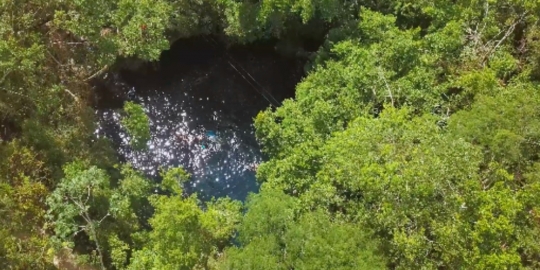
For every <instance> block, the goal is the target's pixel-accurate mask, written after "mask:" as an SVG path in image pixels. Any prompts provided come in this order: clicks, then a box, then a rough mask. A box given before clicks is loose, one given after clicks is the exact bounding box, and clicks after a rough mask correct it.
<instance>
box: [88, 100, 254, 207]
mask: <svg viewBox="0 0 540 270" xmlns="http://www.w3.org/2000/svg"><path fill="white" fill-rule="evenodd" d="M173 94H174V93H173ZM216 102H217V103H216ZM138 103H139V104H141V105H143V106H144V108H145V111H146V112H147V114H148V115H149V117H150V119H151V131H152V136H151V140H150V141H149V142H148V149H146V150H145V151H134V150H133V149H131V147H130V146H129V140H130V138H129V136H128V135H127V134H126V132H125V130H124V129H122V128H121V126H120V119H121V118H120V113H119V112H117V111H112V110H103V111H101V112H98V113H99V117H100V127H99V129H98V130H97V131H96V134H107V135H109V136H110V135H111V133H115V134H116V136H118V138H119V142H118V143H119V149H118V151H119V153H120V155H122V156H123V157H124V158H125V159H126V161H127V162H130V163H132V164H133V166H134V167H135V168H137V169H139V170H141V171H143V172H144V173H146V174H148V175H149V176H157V174H158V170H159V168H160V167H164V168H167V167H171V166H179V165H181V166H183V167H184V168H186V169H187V171H188V172H190V173H191V174H192V181H191V182H190V183H189V184H188V185H187V186H186V188H188V189H189V191H190V192H198V193H200V195H202V196H203V197H206V198H207V197H208V196H223V195H234V193H238V191H237V189H240V190H245V192H247V191H254V189H255V186H254V185H255V181H254V180H253V178H254V172H253V171H252V170H251V169H252V167H253V165H252V164H256V163H259V162H260V161H261V154H260V151H259V149H258V146H257V144H256V142H255V140H254V132H253V128H252V126H251V125H247V124H248V123H250V122H251V117H252V116H249V115H244V116H235V118H236V119H242V118H244V119H242V121H245V123H244V124H243V125H242V126H238V125H237V124H236V123H235V122H234V121H233V119H234V118H231V119H226V118H227V117H228V116H227V115H223V114H222V113H220V112H221V111H222V110H220V107H223V104H225V100H222V101H221V102H219V101H218V100H216V99H211V98H210V97H195V96H194V95H188V93H187V91H184V92H183V91H181V90H178V92H176V95H166V94H164V93H163V92H158V91H155V92H154V94H152V95H151V96H146V97H144V98H139V101H138ZM205 105H206V106H205ZM232 117H234V116H232ZM111 128H112V131H111V130H110V129H111ZM245 192H242V193H245Z"/></svg>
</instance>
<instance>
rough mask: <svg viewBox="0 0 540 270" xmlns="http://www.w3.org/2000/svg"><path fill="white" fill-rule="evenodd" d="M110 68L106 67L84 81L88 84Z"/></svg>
mask: <svg viewBox="0 0 540 270" xmlns="http://www.w3.org/2000/svg"><path fill="white" fill-rule="evenodd" d="M108 68H109V65H105V66H104V67H103V68H102V69H100V70H98V71H97V72H96V73H94V74H92V75H91V76H90V77H88V78H86V79H85V80H84V81H85V82H87V81H89V80H91V79H94V78H95V77H97V76H99V75H100V74H102V73H103V72H105V71H106V70H107V69H108Z"/></svg>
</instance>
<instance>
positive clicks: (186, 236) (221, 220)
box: [0, 0, 540, 270]
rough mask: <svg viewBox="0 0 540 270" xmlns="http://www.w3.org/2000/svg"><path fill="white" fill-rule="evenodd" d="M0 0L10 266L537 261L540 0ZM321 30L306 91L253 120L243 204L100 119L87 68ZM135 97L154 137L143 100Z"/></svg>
mask: <svg viewBox="0 0 540 270" xmlns="http://www.w3.org/2000/svg"><path fill="white" fill-rule="evenodd" d="M0 14H1V16H0V36H1V39H0V109H1V110H0V157H1V160H0V217H1V218H0V268H2V269H54V268H60V269H65V268H69V267H75V266H77V265H78V266H81V265H84V266H85V267H94V268H96V269H160V270H161V269H382V268H391V269H415V268H420V269H477V268H478V269H522V268H524V269H537V268H540V246H539V245H538V243H539V241H540V199H538V197H536V196H537V194H539V193H540V173H539V170H540V157H539V154H538V153H539V151H540V109H539V108H540V87H539V84H538V82H539V79H540V65H539V60H540V28H539V26H538V25H539V17H538V14H540V3H538V1H533V0H524V1H515V0H489V1H488V0H474V1H461V0H457V1H447V0H435V1H425V0H420V1H410V0H387V1H369V0H361V1H349V0H324V1H323V0H311V1H308V0H294V1H288V0H287V1H285V0H261V1H249V0H218V1H209V0H153V1H149V0H107V1H104V0H98V1H86V0H74V1H60V0H52V1H42V0H23V1H14V0H0ZM326 31H327V34H326V36H325V41H324V44H323V45H322V46H321V47H320V48H319V50H318V51H317V52H316V53H315V54H312V55H311V57H310V60H309V62H308V65H307V67H308V70H309V72H308V74H307V75H306V77H305V78H304V79H303V81H302V82H300V83H299V84H298V85H297V89H296V97H295V98H294V99H291V100H286V101H284V102H283V105H282V106H281V107H279V108H269V109H268V110H266V111H264V112H261V113H260V114H259V115H258V116H257V117H256V119H255V126H256V133H257V134H256V135H257V138H258V140H259V141H260V143H261V144H262V146H263V149H264V151H265V153H266V154H267V155H268V157H269V159H268V161H267V162H265V163H263V164H261V165H260V166H259V168H258V171H257V177H258V179H259V181H261V182H262V183H263V185H262V189H261V193H260V194H256V195H252V196H251V197H250V198H249V200H248V201H247V202H246V203H245V204H244V205H242V204H241V203H240V202H236V201H232V200H230V199H228V198H220V199H217V200H214V201H211V202H207V203H205V204H202V203H201V202H199V200H198V199H197V197H196V194H193V195H190V196H186V195H185V194H184V191H183V189H182V183H184V182H185V181H187V180H188V179H189V175H187V174H186V173H185V172H184V171H183V170H182V169H180V168H177V169H170V170H168V171H164V172H163V174H162V175H163V181H162V183H161V184H159V185H158V184H153V182H151V181H149V180H148V179H145V178H144V177H143V176H142V175H140V174H139V173H138V172H136V171H135V170H134V169H132V168H131V167H130V166H129V165H128V164H123V165H118V164H117V163H118V162H117V160H116V159H115V153H114V151H113V150H112V148H111V147H110V145H109V142H108V141H107V140H106V139H103V138H97V137H96V136H95V135H94V134H93V131H94V129H95V128H94V125H95V123H94V116H93V110H92V109H91V107H90V105H91V103H92V100H93V93H92V90H91V87H90V86H89V82H90V81H92V80H93V79H100V78H101V75H102V74H103V73H104V72H106V71H108V70H111V69H113V68H114V65H115V63H118V61H119V60H123V59H128V58H131V59H134V58H135V59H140V60H144V61H153V60H156V59H158V57H159V55H160V53H161V52H162V51H163V50H165V49H167V48H168V47H169V44H170V42H171V41H174V40H176V39H178V38H183V37H190V36H197V35H204V34H210V33H212V34H218V35H220V36H223V37H225V38H226V39H227V40H228V42H238V43H249V42H252V41H256V40H260V39H268V38H278V39H281V41H282V42H284V43H282V44H293V45H292V48H293V50H301V48H300V47H301V43H302V42H301V40H302V39H303V38H312V37H316V36H318V35H320V33H321V32H326ZM283 46H285V47H286V46H288V45H283ZM295 46H297V47H295ZM277 47H278V49H279V48H281V47H279V46H277ZM123 111H124V118H123V121H122V123H123V125H124V128H125V129H126V130H127V131H128V133H129V134H130V135H131V137H132V141H131V143H132V146H133V147H136V148H143V147H144V146H145V144H146V141H147V140H148V139H149V138H150V129H149V126H148V122H149V120H148V117H147V116H146V115H145V113H144V110H143V109H142V108H141V107H140V106H138V105H137V104H135V103H131V102H127V103H126V104H125V106H124V108H123ZM233 240H234V241H233ZM90 269H92V268H90Z"/></svg>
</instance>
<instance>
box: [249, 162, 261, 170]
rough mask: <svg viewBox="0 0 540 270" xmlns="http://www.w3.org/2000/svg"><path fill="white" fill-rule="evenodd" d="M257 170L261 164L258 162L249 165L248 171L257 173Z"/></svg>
mask: <svg viewBox="0 0 540 270" xmlns="http://www.w3.org/2000/svg"><path fill="white" fill-rule="evenodd" d="M257 168H259V163H257V162H252V163H251V164H249V165H248V170H250V171H253V172H257Z"/></svg>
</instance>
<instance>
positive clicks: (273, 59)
mask: <svg viewBox="0 0 540 270" xmlns="http://www.w3.org/2000/svg"><path fill="white" fill-rule="evenodd" d="M274 46H275V44H274V43H273V42H265V43H259V44H251V45H249V46H233V47H229V48H227V47H226V46H225V45H224V43H223V42H219V41H217V40H216V39H215V38H213V37H199V38H195V39H188V40H179V41H177V42H175V43H174V44H173V45H172V46H171V48H170V50H168V51H165V52H163V53H162V56H161V59H160V61H159V62H158V63H147V64H144V65H142V66H139V67H137V68H130V69H127V68H124V69H119V70H118V71H117V72H115V73H112V74H108V75H107V76H106V79H105V80H104V81H103V82H100V83H97V84H96V88H97V89H98V90H99V91H97V92H98V93H99V94H98V101H97V103H96V113H97V115H98V121H99V125H98V126H99V128H98V130H96V134H97V135H98V136H106V137H108V138H110V139H111V140H112V142H113V144H114V146H115V147H116V149H117V152H118V155H119V157H120V159H121V160H122V161H124V162H128V163H131V164H132V165H133V166H134V167H135V168H136V169H138V170H140V171H141V172H143V173H144V174H146V175H147V176H149V177H150V178H153V179H155V180H159V175H158V173H159V169H160V168H161V167H163V168H168V167H175V166H182V167H184V168H185V169H186V170H187V171H188V172H189V173H190V174H191V180H190V182H189V183H187V184H186V186H185V190H186V192H187V193H188V194H191V193H194V192H196V193H197V194H198V196H199V198H201V199H202V200H208V199H210V198H212V197H223V196H229V197H231V198H232V199H237V200H244V199H245V198H246V196H247V195H248V193H250V192H256V191H257V190H258V184H257V182H256V179H255V170H254V169H255V167H256V164H259V163H260V162H261V161H262V160H263V159H264V157H263V155H262V153H261V151H260V147H259V145H258V143H257V141H256V139H255V135H254V127H253V118H254V117H255V116H256V115H257V113H258V112H259V111H261V110H264V109H266V108H267V107H269V106H274V107H275V106H277V105H279V104H280V103H281V101H283V100H284V99H286V98H291V97H293V96H294V88H295V85H296V84H297V83H298V82H299V81H300V79H301V78H302V76H303V66H304V64H305V61H304V60H300V59H298V58H291V57H285V56H282V55H280V54H278V53H277V52H276V51H275V49H274ZM131 89H133V90H134V95H128V93H129V91H130V90H131ZM133 90H131V91H132V94H133ZM128 99H132V100H133V101H135V102H137V103H139V104H141V105H142V106H143V107H144V108H145V111H146V113H147V115H148V116H149V118H150V127H151V133H152V137H151V140H150V141H149V142H148V149H146V150H144V151H135V150H133V149H132V148H131V147H130V146H129V136H128V135H127V134H126V132H125V130H123V129H122V127H121V125H120V119H121V118H120V117H121V110H120V109H121V108H122V105H123V102H125V101H126V100H128Z"/></svg>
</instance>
